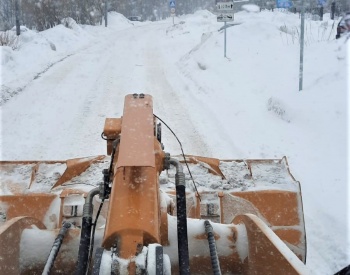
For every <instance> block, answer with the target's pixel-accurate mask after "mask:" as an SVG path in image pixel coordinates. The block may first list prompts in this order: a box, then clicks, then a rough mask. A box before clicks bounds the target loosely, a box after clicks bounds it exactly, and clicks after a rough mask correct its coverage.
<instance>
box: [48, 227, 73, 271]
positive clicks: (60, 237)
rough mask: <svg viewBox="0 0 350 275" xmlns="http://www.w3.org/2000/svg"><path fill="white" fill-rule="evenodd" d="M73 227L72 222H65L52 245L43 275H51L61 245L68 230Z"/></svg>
mask: <svg viewBox="0 0 350 275" xmlns="http://www.w3.org/2000/svg"><path fill="white" fill-rule="evenodd" d="M71 226H72V224H71V223H70V222H65V223H64V224H63V226H62V228H61V229H60V231H59V232H58V235H57V237H56V239H55V241H54V243H53V245H52V248H51V251H50V254H49V257H48V258H47V261H46V264H45V267H44V270H43V273H42V275H48V274H50V271H51V268H52V267H53V264H54V262H55V260H56V257H57V254H58V252H59V250H60V248H61V244H62V242H63V239H64V237H65V235H66V233H67V231H68V229H69V228H70V227H71Z"/></svg>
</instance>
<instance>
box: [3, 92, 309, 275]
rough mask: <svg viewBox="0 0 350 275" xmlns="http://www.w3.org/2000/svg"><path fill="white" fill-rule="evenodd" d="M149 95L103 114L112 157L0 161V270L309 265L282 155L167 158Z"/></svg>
mask: <svg viewBox="0 0 350 275" xmlns="http://www.w3.org/2000/svg"><path fill="white" fill-rule="evenodd" d="M152 104H153V103H152V97H151V96H149V95H142V94H141V95H136V94H134V95H128V96H126V98H125V105H124V114H123V117H122V118H118V119H114V118H113V119H106V123H105V126H104V131H103V133H104V136H105V138H106V140H107V154H108V155H109V156H97V157H88V158H81V159H72V160H67V161H47V162H45V161H25V162H20V161H13V162H7V161H2V162H0V179H1V180H0V188H1V189H0V190H1V193H0V243H1V248H2V249H1V250H0V274H41V273H43V274H58V273H60V274H62V273H63V274H73V273H75V274H85V273H86V272H88V273H91V274H111V273H113V274H144V272H148V274H179V273H180V274H190V273H191V274H213V273H215V274H219V273H218V272H221V273H222V274H307V273H308V272H307V270H306V268H305V265H304V263H305V260H306V236H305V227H304V218H303V209H302V197H301V192H300V185H299V182H297V181H296V180H295V179H294V177H293V176H292V175H291V173H290V171H289V167H288V163H287V159H286V158H285V157H283V158H282V159H273V160H219V159H213V158H206V157H199V156H190V155H188V156H173V157H170V155H169V154H166V153H165V152H164V151H163V149H162V148H163V147H162V145H161V142H160V140H161V139H160V134H161V129H160V127H159V126H158V125H157V123H156V119H155V118H154V116H153V109H152V107H153V106H152ZM185 160H186V162H185ZM187 165H188V167H189V169H190V171H191V173H189V171H188V170H187V168H186V167H187ZM191 176H193V180H194V181H195V183H196V185H197V189H198V192H196V191H195V190H194V189H193V180H192V178H191ZM43 271H44V272H43Z"/></svg>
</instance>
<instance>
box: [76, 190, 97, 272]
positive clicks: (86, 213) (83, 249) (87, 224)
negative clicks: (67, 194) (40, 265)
mask: <svg viewBox="0 0 350 275" xmlns="http://www.w3.org/2000/svg"><path fill="white" fill-rule="evenodd" d="M99 192H100V190H99V188H98V187H97V188H94V189H92V190H91V191H90V192H89V193H88V195H87V196H86V198H85V204H84V208H83V220H82V224H81V235H80V244H79V252H78V263H77V268H76V270H75V274H76V275H85V274H86V270H87V266H88V260H89V251H90V241H91V227H92V212H93V204H92V199H93V198H94V196H96V195H97V194H99Z"/></svg>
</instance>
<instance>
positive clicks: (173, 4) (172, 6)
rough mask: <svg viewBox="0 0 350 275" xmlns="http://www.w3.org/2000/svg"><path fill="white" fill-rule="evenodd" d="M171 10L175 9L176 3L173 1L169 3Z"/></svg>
mask: <svg viewBox="0 0 350 275" xmlns="http://www.w3.org/2000/svg"><path fill="white" fill-rule="evenodd" d="M169 6H170V8H175V1H174V0H171V1H170V3H169Z"/></svg>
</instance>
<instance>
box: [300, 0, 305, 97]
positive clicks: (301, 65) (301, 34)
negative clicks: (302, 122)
mask: <svg viewBox="0 0 350 275" xmlns="http://www.w3.org/2000/svg"><path fill="white" fill-rule="evenodd" d="M304 23H305V8H304V0H301V26H300V29H301V30H300V66H299V91H301V90H302V89H303V67H304Z"/></svg>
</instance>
